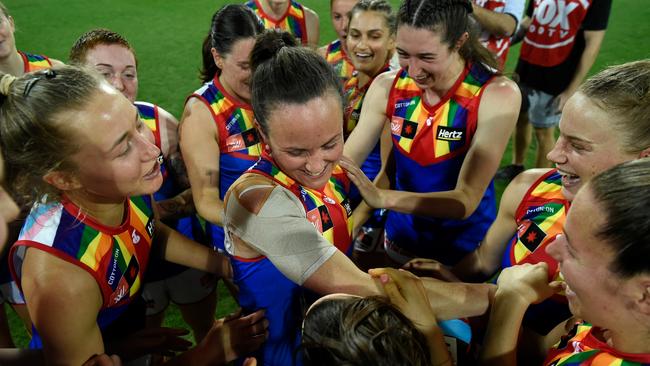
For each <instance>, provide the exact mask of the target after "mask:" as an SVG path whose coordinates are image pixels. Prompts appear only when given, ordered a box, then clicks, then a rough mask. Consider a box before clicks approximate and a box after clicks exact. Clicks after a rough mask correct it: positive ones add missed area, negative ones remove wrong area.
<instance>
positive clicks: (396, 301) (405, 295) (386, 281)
mask: <svg viewBox="0 0 650 366" xmlns="http://www.w3.org/2000/svg"><path fill="white" fill-rule="evenodd" d="M368 273H370V275H371V276H372V277H375V278H378V279H379V282H380V283H381V284H382V286H383V289H384V292H385V294H386V296H387V297H388V299H389V300H390V302H391V303H392V304H393V305H395V306H396V307H397V308H398V309H399V310H400V311H401V312H402V314H404V315H406V317H407V318H409V319H410V320H411V321H412V322H413V324H414V325H415V327H416V328H417V329H418V330H419V331H420V332H422V333H424V334H428V333H429V332H430V331H431V329H432V328H434V327H436V328H437V326H436V325H437V324H438V321H437V319H436V316H435V314H434V313H433V310H432V308H431V304H429V299H428V298H427V296H426V292H425V290H424V286H423V285H422V280H420V278H419V277H417V276H416V275H414V274H412V273H411V272H408V271H404V270H397V269H394V268H375V269H371V270H370V271H368Z"/></svg>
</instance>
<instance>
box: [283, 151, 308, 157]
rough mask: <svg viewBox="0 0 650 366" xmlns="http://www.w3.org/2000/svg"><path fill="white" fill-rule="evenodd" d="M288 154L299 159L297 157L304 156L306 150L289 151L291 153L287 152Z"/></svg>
mask: <svg viewBox="0 0 650 366" xmlns="http://www.w3.org/2000/svg"><path fill="white" fill-rule="evenodd" d="M287 154H289V155H290V156H293V157H296V158H297V157H300V156H303V155H304V154H305V151H304V150H289V151H287Z"/></svg>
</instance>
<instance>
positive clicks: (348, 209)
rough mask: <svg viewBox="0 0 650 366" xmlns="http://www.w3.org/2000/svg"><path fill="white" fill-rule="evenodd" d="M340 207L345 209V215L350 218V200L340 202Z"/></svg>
mask: <svg viewBox="0 0 650 366" xmlns="http://www.w3.org/2000/svg"><path fill="white" fill-rule="evenodd" d="M341 206H343V208H345V213H346V214H347V215H348V217H350V216H351V215H352V205H350V200H349V199H348V198H347V197H346V198H345V199H344V200H343V202H341Z"/></svg>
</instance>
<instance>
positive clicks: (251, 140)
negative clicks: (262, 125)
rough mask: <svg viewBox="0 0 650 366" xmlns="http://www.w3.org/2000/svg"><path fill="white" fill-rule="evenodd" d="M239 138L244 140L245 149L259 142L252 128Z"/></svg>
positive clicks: (255, 131)
mask: <svg viewBox="0 0 650 366" xmlns="http://www.w3.org/2000/svg"><path fill="white" fill-rule="evenodd" d="M241 137H242V139H243V140H244V144H245V145H246V147H249V146H252V145H255V144H257V143H258V142H260V140H259V138H258V137H257V130H255V129H254V128H251V129H249V130H246V131H244V132H242V133H241Z"/></svg>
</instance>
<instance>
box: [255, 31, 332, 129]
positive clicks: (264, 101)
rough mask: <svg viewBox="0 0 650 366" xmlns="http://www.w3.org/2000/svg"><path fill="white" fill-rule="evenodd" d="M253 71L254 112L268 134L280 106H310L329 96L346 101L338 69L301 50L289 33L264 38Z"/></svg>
mask: <svg viewBox="0 0 650 366" xmlns="http://www.w3.org/2000/svg"><path fill="white" fill-rule="evenodd" d="M251 67H252V69H253V80H252V83H251V92H252V95H251V101H252V105H253V111H254V112H255V119H256V120H257V122H258V123H259V125H260V127H261V129H262V131H261V132H263V133H265V134H268V132H269V126H268V121H267V120H268V116H269V114H270V112H271V109H272V108H273V107H275V106H276V105H277V104H282V103H288V104H301V103H306V102H308V101H310V100H312V99H314V98H317V97H320V96H322V95H325V94H326V93H328V92H331V93H333V94H335V95H338V96H339V97H340V98H343V97H342V94H341V82H340V80H339V77H338V76H337V75H336V73H335V72H334V69H333V68H332V67H331V66H330V65H329V64H328V63H327V61H325V59H324V58H323V57H322V56H320V55H319V54H317V53H316V52H315V51H313V50H311V49H309V48H305V47H297V43H296V40H295V38H293V36H291V35H290V34H289V33H287V32H277V31H267V32H265V33H263V34H262V35H260V36H259V37H258V38H257V41H256V42H255V47H253V51H252V52H251ZM341 108H343V100H342V99H341Z"/></svg>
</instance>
